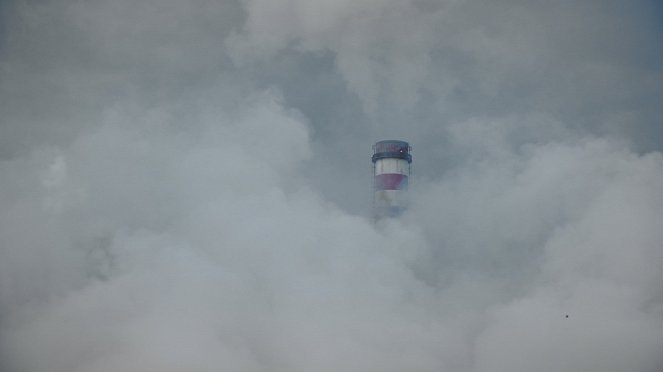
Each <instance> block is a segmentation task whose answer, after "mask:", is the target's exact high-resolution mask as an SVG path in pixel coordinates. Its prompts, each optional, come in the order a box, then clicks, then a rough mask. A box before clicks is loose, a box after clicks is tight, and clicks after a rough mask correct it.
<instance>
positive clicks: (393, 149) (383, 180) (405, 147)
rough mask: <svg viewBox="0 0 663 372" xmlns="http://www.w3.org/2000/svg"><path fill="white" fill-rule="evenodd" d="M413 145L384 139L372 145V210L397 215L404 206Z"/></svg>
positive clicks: (378, 213) (380, 213)
mask: <svg viewBox="0 0 663 372" xmlns="http://www.w3.org/2000/svg"><path fill="white" fill-rule="evenodd" d="M411 150H412V148H411V147H410V145H409V144H408V143H407V142H405V141H396V140H385V141H379V142H377V143H376V144H375V145H374V146H373V158H372V160H373V174H374V179H373V191H374V196H373V213H374V215H375V218H377V219H380V218H384V217H397V216H399V215H400V214H401V213H403V211H404V210H405V208H406V206H407V200H406V192H407V188H408V178H409V176H410V163H412V155H411V154H410V152H411Z"/></svg>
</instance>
